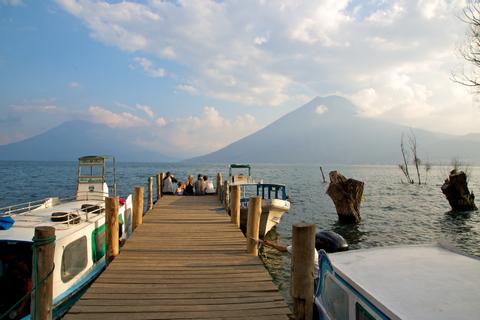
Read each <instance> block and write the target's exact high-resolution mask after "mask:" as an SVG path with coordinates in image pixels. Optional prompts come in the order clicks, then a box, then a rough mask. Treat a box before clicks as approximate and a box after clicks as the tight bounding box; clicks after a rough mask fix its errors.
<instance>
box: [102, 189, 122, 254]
mask: <svg viewBox="0 0 480 320" xmlns="http://www.w3.org/2000/svg"><path fill="white" fill-rule="evenodd" d="M118 207H119V203H118V197H113V198H108V197H107V198H105V241H106V247H107V250H106V252H105V257H106V259H107V263H110V262H111V261H112V260H113V258H115V257H116V256H118V253H119V250H120V248H119V237H118Z"/></svg>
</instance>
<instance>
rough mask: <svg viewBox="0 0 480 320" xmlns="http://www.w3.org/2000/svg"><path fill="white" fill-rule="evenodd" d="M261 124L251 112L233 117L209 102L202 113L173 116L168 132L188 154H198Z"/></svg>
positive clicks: (246, 132)
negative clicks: (181, 116) (211, 105)
mask: <svg viewBox="0 0 480 320" xmlns="http://www.w3.org/2000/svg"><path fill="white" fill-rule="evenodd" d="M259 128H260V126H259V125H258V123H257V122H256V120H255V118H254V117H253V116H252V115H250V114H243V115H238V116H237V117H235V119H233V120H229V119H227V118H224V117H223V116H222V115H221V114H220V113H219V112H218V110H217V109H216V108H214V107H210V106H206V107H204V108H203V110H202V114H201V115H199V116H190V117H186V118H178V119H175V120H173V121H172V123H170V125H169V127H168V130H167V131H166V132H164V134H167V137H168V140H169V141H170V142H171V143H172V144H173V145H174V146H175V147H176V148H177V149H179V150H181V151H182V152H183V153H184V154H188V155H198V154H204V153H207V152H211V151H215V150H217V149H219V148H221V147H224V146H225V145H227V144H229V143H231V142H234V141H236V140H238V139H240V138H242V137H244V136H246V135H248V134H250V133H251V132H252V131H255V130H258V129H259Z"/></svg>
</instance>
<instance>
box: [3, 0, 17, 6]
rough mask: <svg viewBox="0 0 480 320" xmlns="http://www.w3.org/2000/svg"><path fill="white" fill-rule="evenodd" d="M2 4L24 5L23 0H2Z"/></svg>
mask: <svg viewBox="0 0 480 320" xmlns="http://www.w3.org/2000/svg"><path fill="white" fill-rule="evenodd" d="M0 4H3V5H5V6H14V7H15V6H20V5H23V0H0Z"/></svg>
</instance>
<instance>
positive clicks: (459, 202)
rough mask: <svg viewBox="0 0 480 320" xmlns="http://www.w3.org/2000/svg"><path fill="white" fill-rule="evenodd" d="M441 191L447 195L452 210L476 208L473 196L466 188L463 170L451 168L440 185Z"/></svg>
mask: <svg viewBox="0 0 480 320" xmlns="http://www.w3.org/2000/svg"><path fill="white" fill-rule="evenodd" d="M442 192H443V194H444V195H445V196H446V197H447V200H448V203H450V207H452V211H458V212H462V211H472V210H477V206H475V196H474V195H473V192H470V191H469V190H468V184H467V175H466V174H465V172H463V171H457V170H456V169H453V170H452V171H451V172H450V175H449V177H448V178H447V179H445V182H444V183H443V185H442Z"/></svg>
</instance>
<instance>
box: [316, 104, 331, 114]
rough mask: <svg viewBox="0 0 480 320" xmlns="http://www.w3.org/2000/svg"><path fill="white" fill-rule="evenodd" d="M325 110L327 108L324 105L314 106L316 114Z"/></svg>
mask: <svg viewBox="0 0 480 320" xmlns="http://www.w3.org/2000/svg"><path fill="white" fill-rule="evenodd" d="M327 111H328V108H327V107H326V106H324V105H319V106H317V107H316V108H315V113H317V114H324V113H325V112H327Z"/></svg>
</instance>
